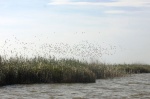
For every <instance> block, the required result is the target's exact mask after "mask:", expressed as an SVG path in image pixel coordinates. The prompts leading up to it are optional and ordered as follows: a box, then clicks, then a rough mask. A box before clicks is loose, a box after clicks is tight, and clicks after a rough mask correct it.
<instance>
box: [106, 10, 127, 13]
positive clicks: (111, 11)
mask: <svg viewBox="0 0 150 99" xmlns="http://www.w3.org/2000/svg"><path fill="white" fill-rule="evenodd" d="M105 13H108V14H124V13H129V12H126V11H123V10H108V11H105Z"/></svg>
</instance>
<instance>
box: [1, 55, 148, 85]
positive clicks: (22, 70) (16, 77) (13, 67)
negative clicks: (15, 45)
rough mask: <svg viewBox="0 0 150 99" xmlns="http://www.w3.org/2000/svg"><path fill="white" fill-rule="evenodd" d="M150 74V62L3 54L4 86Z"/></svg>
mask: <svg viewBox="0 0 150 99" xmlns="http://www.w3.org/2000/svg"><path fill="white" fill-rule="evenodd" d="M133 73H150V66H149V65H142V64H114V65H110V64H102V63H88V62H81V61H79V60H75V59H60V60H58V59H55V58H51V57H50V58H44V57H40V56H38V57H35V58H24V57H21V56H20V57H19V56H16V57H12V58H9V59H6V58H4V57H0V85H10V84H32V83H94V82H95V81H96V79H104V78H114V77H122V76H126V75H129V74H133Z"/></svg>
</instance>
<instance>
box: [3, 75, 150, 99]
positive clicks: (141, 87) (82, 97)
mask: <svg viewBox="0 0 150 99" xmlns="http://www.w3.org/2000/svg"><path fill="white" fill-rule="evenodd" d="M0 97H1V98H0V99H150V74H135V75H131V76H129V77H123V78H115V79H106V80H97V81H96V83H90V84H33V85H12V86H4V87H0Z"/></svg>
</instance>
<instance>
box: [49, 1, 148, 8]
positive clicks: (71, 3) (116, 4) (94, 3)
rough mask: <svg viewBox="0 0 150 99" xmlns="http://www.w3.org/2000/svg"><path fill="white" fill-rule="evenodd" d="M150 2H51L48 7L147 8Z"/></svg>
mask: <svg viewBox="0 0 150 99" xmlns="http://www.w3.org/2000/svg"><path fill="white" fill-rule="evenodd" d="M149 4H150V0H118V1H115V2H100V1H99V2H87V1H85V2H84V1H83V2H73V1H71V0H52V2H50V3H49V5H97V6H114V7H115V6H118V7H120V6H132V7H142V6H149Z"/></svg>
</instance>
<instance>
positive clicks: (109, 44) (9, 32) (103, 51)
mask: <svg viewBox="0 0 150 99" xmlns="http://www.w3.org/2000/svg"><path fill="white" fill-rule="evenodd" d="M149 31H150V0H0V53H1V55H8V56H11V55H12V56H13V55H16V53H19V54H23V55H26V56H34V55H37V54H38V55H45V56H48V55H52V56H55V57H59V58H60V57H61V58H62V57H65V58H66V57H69V58H77V59H81V60H88V61H100V62H105V63H145V64H150V61H149V57H150V53H149V51H150V46H149V45H150V39H149V37H150V33H149Z"/></svg>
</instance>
